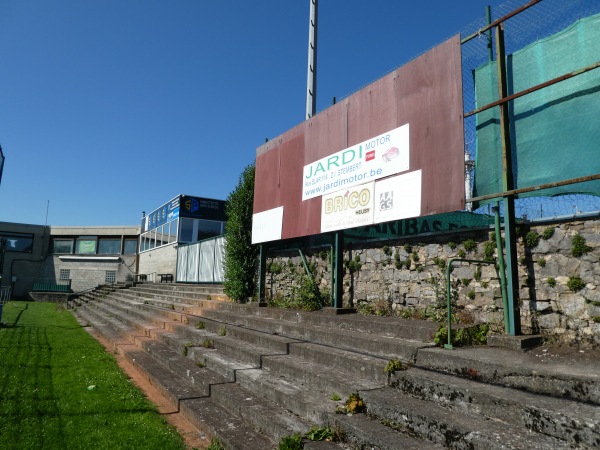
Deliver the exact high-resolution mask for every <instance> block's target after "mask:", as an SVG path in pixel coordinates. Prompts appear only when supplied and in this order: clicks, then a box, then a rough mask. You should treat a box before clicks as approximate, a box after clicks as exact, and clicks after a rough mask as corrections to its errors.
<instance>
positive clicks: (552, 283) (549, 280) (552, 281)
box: [546, 277, 556, 287]
mask: <svg viewBox="0 0 600 450" xmlns="http://www.w3.org/2000/svg"><path fill="white" fill-rule="evenodd" d="M546 281H547V283H548V286H550V287H554V286H556V279H555V278H553V277H550V278H548V279H547V280H546Z"/></svg>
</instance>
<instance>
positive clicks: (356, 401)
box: [345, 392, 367, 414]
mask: <svg viewBox="0 0 600 450" xmlns="http://www.w3.org/2000/svg"><path fill="white" fill-rule="evenodd" d="M345 409H346V411H345V412H346V413H347V414H358V413H362V412H365V411H366V410H367V406H366V405H365V402H364V401H363V399H362V398H360V395H358V394H357V393H356V392H353V393H352V394H350V395H349V396H348V399H347V400H346V406H345Z"/></svg>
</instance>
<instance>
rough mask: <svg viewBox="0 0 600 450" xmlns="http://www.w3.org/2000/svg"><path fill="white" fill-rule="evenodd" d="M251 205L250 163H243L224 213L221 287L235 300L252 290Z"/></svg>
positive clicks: (254, 256) (254, 253)
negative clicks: (243, 166)
mask: <svg viewBox="0 0 600 450" xmlns="http://www.w3.org/2000/svg"><path fill="white" fill-rule="evenodd" d="M253 205H254V165H249V166H247V167H246V168H245V169H244V171H243V172H242V174H241V175H240V178H239V182H238V185H237V186H236V188H235V189H234V190H233V192H231V194H229V196H228V197H227V203H226V206H225V213H226V215H227V227H226V229H225V236H226V242H225V258H224V282H223V285H224V288H225V293H226V294H227V295H228V296H229V297H230V298H232V299H234V300H236V301H241V300H242V299H244V298H246V297H251V296H252V295H253V294H254V292H255V291H256V279H257V270H256V269H257V265H256V260H257V257H258V250H259V249H258V246H257V245H252V214H253V211H252V208H253Z"/></svg>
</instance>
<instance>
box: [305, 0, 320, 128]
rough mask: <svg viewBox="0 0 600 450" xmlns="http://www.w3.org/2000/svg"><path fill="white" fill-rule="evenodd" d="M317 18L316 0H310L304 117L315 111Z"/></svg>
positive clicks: (311, 114)
mask: <svg viewBox="0 0 600 450" xmlns="http://www.w3.org/2000/svg"><path fill="white" fill-rule="evenodd" d="M317 18H318V0H310V21H309V24H308V76H307V80H306V119H307V120H308V119H310V118H311V117H312V116H314V115H315V114H316V112H317Z"/></svg>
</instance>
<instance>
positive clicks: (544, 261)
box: [537, 258, 546, 267]
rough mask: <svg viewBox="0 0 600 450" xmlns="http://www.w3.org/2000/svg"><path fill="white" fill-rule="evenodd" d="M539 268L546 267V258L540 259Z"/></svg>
mask: <svg viewBox="0 0 600 450" xmlns="http://www.w3.org/2000/svg"><path fill="white" fill-rule="evenodd" d="M537 263H538V266H540V267H546V260H545V259H544V258H540V259H538V262H537Z"/></svg>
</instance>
